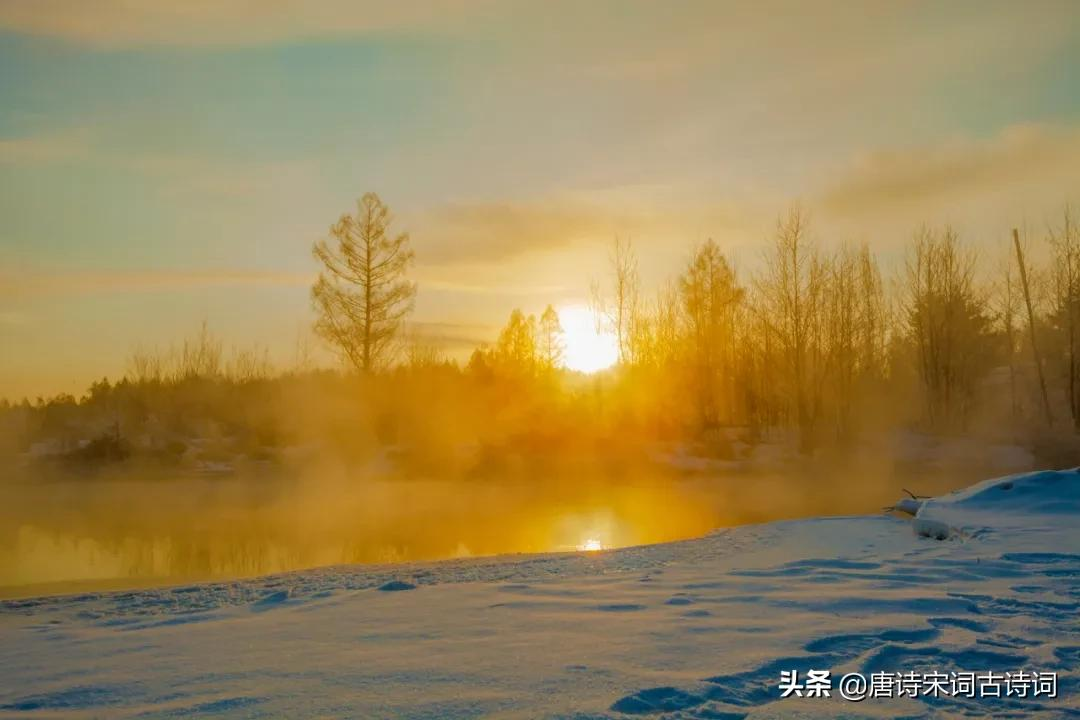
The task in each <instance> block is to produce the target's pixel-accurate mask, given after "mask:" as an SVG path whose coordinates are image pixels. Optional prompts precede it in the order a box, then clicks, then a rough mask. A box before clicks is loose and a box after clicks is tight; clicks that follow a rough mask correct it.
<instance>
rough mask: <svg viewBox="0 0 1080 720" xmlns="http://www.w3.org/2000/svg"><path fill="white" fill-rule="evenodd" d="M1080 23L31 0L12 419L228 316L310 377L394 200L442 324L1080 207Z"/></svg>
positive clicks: (11, 311) (231, 338)
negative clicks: (313, 333)
mask: <svg viewBox="0 0 1080 720" xmlns="http://www.w3.org/2000/svg"><path fill="white" fill-rule="evenodd" d="M1077 68H1080V6H1078V5H1077V4H1076V3H1074V2H1068V1H1062V2H1029V3H1017V2H1000V3H999V2H963V1H957V2H947V3H920V2H895V3H887V2H815V3H804V2H754V3H751V2H745V3H736V2H730V3H725V2H700V3H698V2H671V3H659V2H635V1H619V2H615V1H611V2H564V1H562V0H554V1H551V0H549V1H543V2H524V1H519V0H509V1H506V2H496V1H495V0H487V1H483V0H482V1H478V2H467V1H465V0H457V1H446V2H438V1H433V0H432V1H427V2H413V3H408V2H406V3H401V2H395V3H390V2H346V1H345V0H332V1H322V2H320V1H318V0H312V1H310V2H299V1H295V2H294V1H292V0H276V1H274V2H256V1H255V0H246V1H243V2H211V1H210V0H199V1H194V2H183V3H181V2H176V3H167V2H149V1H143V2H131V1H130V0H36V1H34V2H30V1H28V0H0V97H3V98H4V101H3V102H2V103H0V188H2V192H0V217H2V218H3V222H2V224H0V396H5V395H6V396H8V397H21V396H22V395H23V394H27V395H30V396H34V395H36V394H38V393H52V392H56V391H60V390H64V391H69V392H79V391H81V390H82V389H83V388H84V387H85V385H86V383H87V382H88V381H89V380H90V379H91V378H94V377H99V376H102V375H109V376H112V377H116V376H117V375H119V374H121V373H122V372H123V370H124V367H125V358H126V357H127V355H128V354H129V353H130V352H131V350H132V348H133V347H135V346H136V345H142V346H144V347H147V346H155V345H157V346H159V347H163V348H164V347H168V345H169V344H170V343H175V342H177V341H178V340H179V339H180V338H181V337H183V335H185V334H189V333H190V332H192V330H193V329H195V328H196V327H197V326H198V324H199V323H200V322H201V321H202V320H203V319H204V318H205V319H207V320H208V321H209V323H210V325H211V327H212V328H214V329H215V330H217V332H218V333H219V334H220V335H222V336H224V337H225V338H226V339H227V340H226V343H227V344H237V345H247V344H251V343H261V344H263V345H266V346H267V347H269V348H270V351H271V354H272V355H273V356H274V358H275V359H276V360H277V361H279V362H282V363H286V362H289V361H291V360H292V355H291V353H292V352H293V348H294V347H295V341H296V337H297V335H298V333H301V332H303V331H304V328H306V327H307V326H308V325H309V323H310V320H311V312H310V306H309V302H308V298H307V287H308V285H309V283H310V279H311V277H312V276H313V275H314V273H315V271H316V267H315V265H314V261H313V260H312V259H311V256H310V252H309V250H310V246H311V243H312V242H313V241H314V240H316V239H318V238H319V237H320V236H322V235H323V234H324V233H325V232H326V229H327V227H328V226H329V225H330V224H331V223H332V222H333V221H334V220H335V219H336V218H337V217H338V216H339V215H340V214H341V213H343V212H346V211H348V210H350V209H351V208H352V206H353V203H354V202H355V199H356V198H357V197H358V196H359V195H360V194H362V193H363V192H364V191H366V190H375V191H377V192H379V194H380V195H381V196H382V198H383V199H384V200H385V201H386V202H387V203H388V204H389V205H390V206H391V207H392V208H393V209H394V211H395V215H396V217H397V223H398V227H400V228H401V229H407V230H409V231H411V233H412V236H413V244H414V247H415V250H416V253H417V266H416V269H415V273H414V274H415V278H416V280H417V281H418V282H419V286H420V292H419V296H418V298H417V307H416V313H415V320H416V321H417V323H418V332H421V333H424V334H427V335H430V336H431V337H433V338H437V339H438V340H440V341H441V342H444V343H446V344H447V346H448V347H450V346H452V347H457V348H461V347H465V346H467V345H469V344H471V343H474V342H476V341H479V340H482V339H486V338H489V337H490V336H491V335H492V333H493V332H494V330H493V328H494V327H495V326H497V325H498V324H500V323H501V322H503V320H504V319H505V317H506V315H507V314H508V313H509V310H510V309H511V308H512V307H515V306H520V307H522V308H524V309H525V310H526V311H530V312H535V311H539V310H540V309H542V308H543V306H544V305H546V304H547V303H549V302H551V303H554V304H556V305H558V304H566V303H574V302H582V301H584V300H585V299H586V298H587V295H588V288H589V284H590V281H591V280H592V279H593V278H595V277H596V276H598V275H599V274H600V273H602V272H603V267H604V262H605V258H606V255H607V250H608V244H609V243H610V242H611V239H612V238H613V237H614V236H615V235H616V234H619V235H622V236H624V237H625V236H630V237H632V238H633V241H634V243H635V246H636V248H637V251H638V253H639V255H640V256H641V258H642V263H641V265H642V271H643V279H644V281H645V283H646V285H647V287H652V286H655V285H656V284H658V283H660V282H662V281H663V280H664V279H665V278H667V277H668V276H670V275H671V274H672V273H673V272H675V271H676V270H677V268H678V267H679V266H680V264H681V263H682V262H683V261H684V260H685V258H686V255H687V253H688V251H689V248H690V247H692V246H693V245H694V244H695V243H696V242H699V241H701V240H703V239H705V238H707V237H713V238H715V239H717V240H718V241H719V242H720V243H721V245H722V247H724V248H725V249H726V250H727V251H729V252H730V253H731V254H732V255H733V256H734V257H735V259H736V263H737V265H738V266H739V267H740V269H741V270H742V271H744V272H747V273H749V272H752V270H753V267H754V265H755V263H756V261H757V258H758V256H759V253H760V251H759V246H760V245H761V243H762V241H763V239H764V238H766V237H767V236H768V233H769V232H770V229H771V226H772V223H773V221H774V219H775V216H776V214H777V213H778V212H779V211H781V210H782V209H784V208H785V207H786V206H787V205H788V204H789V203H791V202H793V201H798V202H800V203H801V204H802V205H803V206H804V207H806V208H807V209H808V210H809V211H810V213H811V215H812V217H813V220H814V223H815V225H814V227H815V231H816V234H817V236H818V237H819V238H820V239H821V240H822V242H823V243H826V244H828V243H831V242H835V241H839V240H867V241H869V242H870V243H871V244H872V245H873V246H874V247H875V248H877V249H878V250H879V251H880V252H881V253H882V255H883V257H884V258H885V259H886V261H888V260H889V258H890V257H895V256H896V255H897V253H898V252H899V250H898V248H900V247H901V245H902V243H903V241H904V239H905V238H907V237H908V236H909V235H910V234H911V232H912V231H913V229H914V228H915V227H916V226H917V225H919V224H920V223H922V222H928V223H941V222H952V223H953V224H955V225H956V226H957V227H958V228H959V230H960V232H961V234H962V236H963V237H964V238H965V239H967V240H968V241H970V242H972V243H975V244H978V245H980V246H981V247H985V248H986V249H987V252H988V253H992V252H996V251H997V249H998V248H999V246H1000V243H1001V242H1002V241H1003V240H1004V239H1005V238H1007V235H1008V232H1009V229H1010V228H1011V227H1012V226H1013V225H1021V226H1027V227H1029V228H1031V229H1032V232H1034V233H1035V234H1036V235H1037V234H1038V233H1039V232H1041V229H1042V228H1043V227H1044V226H1045V223H1046V221H1047V220H1048V219H1050V218H1051V216H1052V215H1053V214H1054V213H1056V212H1057V211H1059V210H1060V208H1061V207H1062V205H1063V204H1064V203H1065V202H1067V201H1069V200H1072V201H1073V202H1078V201H1080V195H1078V193H1080V187H1078V183H1077V178H1078V177H1080V172H1078V171H1077V168H1078V167H1080V162H1078V161H1080V84H1078V83H1077V82H1076V77H1075V76H1076V72H1077Z"/></svg>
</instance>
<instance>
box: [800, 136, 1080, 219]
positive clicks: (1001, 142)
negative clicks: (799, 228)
mask: <svg viewBox="0 0 1080 720" xmlns="http://www.w3.org/2000/svg"><path fill="white" fill-rule="evenodd" d="M1078 168H1080V127H1077V126H1048V125H1017V126H1012V127H1009V128H1006V129H1005V130H1004V131H1002V132H1000V133H998V134H996V135H994V136H992V137H988V138H982V139H971V138H960V139H955V140H952V141H946V142H942V143H938V144H934V145H927V146H921V147H915V148H905V149H895V150H879V151H875V152H870V153H864V154H862V155H860V156H859V157H857V158H856V159H855V160H854V161H853V162H852V163H851V164H850V165H848V166H847V167H845V168H844V169H843V170H842V171H841V173H840V174H839V175H838V176H836V177H834V178H833V180H832V181H831V182H830V183H828V184H827V185H826V186H825V188H824V189H823V190H822V192H821V197H820V206H821V207H822V208H823V209H824V210H825V211H826V212H828V213H830V214H832V215H836V216H847V217H851V218H856V219H862V220H864V221H866V220H868V219H871V218H880V217H881V216H882V215H889V214H892V215H897V214H903V213H909V212H913V213H921V214H923V215H926V214H933V213H935V212H937V211H939V210H942V209H947V210H950V211H951V212H952V213H954V214H957V215H961V214H963V213H964V212H965V211H969V210H970V209H971V207H972V205H975V204H977V205H979V206H982V207H986V206H990V205H999V206H1000V205H1001V204H1002V203H1005V204H1007V205H1009V206H1012V207H1021V208H1027V209H1028V210H1029V211H1039V210H1043V209H1045V206H1047V205H1050V206H1059V205H1060V204H1061V203H1062V202H1063V201H1066V200H1068V199H1070V195H1075V194H1076V193H1078V192H1080V188H1077V186H1076V178H1077V177H1078V175H1077V173H1078V170H1077V169H1078ZM1074 199H1075V198H1074ZM1017 220H1019V218H1017Z"/></svg>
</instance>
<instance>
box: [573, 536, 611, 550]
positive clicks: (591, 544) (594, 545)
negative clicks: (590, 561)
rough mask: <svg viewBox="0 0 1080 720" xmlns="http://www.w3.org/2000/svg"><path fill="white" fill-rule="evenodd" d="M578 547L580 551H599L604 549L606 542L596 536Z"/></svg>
mask: <svg viewBox="0 0 1080 720" xmlns="http://www.w3.org/2000/svg"><path fill="white" fill-rule="evenodd" d="M577 549H578V550H579V551H580V552H599V551H601V550H603V549H604V544H603V543H602V542H600V541H599V540H597V539H596V538H589V539H587V540H586V541H585V542H583V543H581V544H580V545H578V548H577Z"/></svg>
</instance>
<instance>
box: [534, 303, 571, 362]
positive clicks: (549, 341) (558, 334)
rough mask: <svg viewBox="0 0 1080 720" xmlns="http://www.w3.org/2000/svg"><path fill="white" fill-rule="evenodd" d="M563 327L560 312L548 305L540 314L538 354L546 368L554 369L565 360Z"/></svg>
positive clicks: (537, 342)
mask: <svg viewBox="0 0 1080 720" xmlns="http://www.w3.org/2000/svg"><path fill="white" fill-rule="evenodd" d="M562 333H563V328H562V324H561V323H559V314H558V313H557V312H555V308H553V307H551V306H550V305H548V306H547V307H546V308H544V312H543V314H542V315H541V316H540V324H539V326H538V327H537V339H536V344H537V355H538V356H539V362H540V366H541V367H542V368H543V369H544V370H554V369H555V368H557V367H558V366H559V365H561V364H562V361H563V350H564V348H563V339H562Z"/></svg>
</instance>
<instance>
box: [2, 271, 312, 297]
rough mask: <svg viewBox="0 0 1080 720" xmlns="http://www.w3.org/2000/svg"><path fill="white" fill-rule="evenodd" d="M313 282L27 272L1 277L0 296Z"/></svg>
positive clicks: (290, 276) (220, 274)
mask: <svg viewBox="0 0 1080 720" xmlns="http://www.w3.org/2000/svg"><path fill="white" fill-rule="evenodd" d="M314 279H315V275H314V273H300V272H281V271H261V270H128V271H122V270H116V271H95V270H80V271H66V272H65V271H59V272H48V271H36V270H29V271H22V272H17V273H16V272H8V273H2V274H0V296H9V297H12V296H14V297H19V298H25V297H41V296H49V297H56V296H80V295H97V294H103V293H147V292H169V291H176V290H198V289H203V288H210V287H241V288H250V287H307V286H309V285H311V283H312V282H313V281H314Z"/></svg>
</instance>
